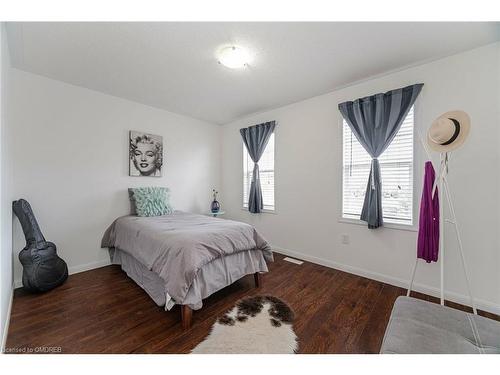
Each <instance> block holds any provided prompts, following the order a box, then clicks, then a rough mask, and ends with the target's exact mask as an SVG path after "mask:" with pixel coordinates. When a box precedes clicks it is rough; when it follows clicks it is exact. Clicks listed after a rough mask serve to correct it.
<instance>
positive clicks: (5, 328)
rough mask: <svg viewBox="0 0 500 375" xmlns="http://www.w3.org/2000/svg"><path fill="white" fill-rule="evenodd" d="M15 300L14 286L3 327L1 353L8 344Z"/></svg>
mask: <svg viewBox="0 0 500 375" xmlns="http://www.w3.org/2000/svg"><path fill="white" fill-rule="evenodd" d="M13 300H14V286H12V288H11V289H10V299H9V307H8V308H7V314H6V315H5V322H4V325H3V333H2V347H1V348H0V353H3V352H4V349H5V345H6V344H7V334H8V333H9V325H10V313H11V311H12V301H13Z"/></svg>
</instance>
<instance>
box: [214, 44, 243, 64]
mask: <svg viewBox="0 0 500 375" xmlns="http://www.w3.org/2000/svg"><path fill="white" fill-rule="evenodd" d="M218 59H219V64H222V65H224V66H227V67H228V68H231V69H241V68H244V67H245V66H247V65H248V63H249V62H250V55H249V54H248V52H247V50H246V49H244V48H242V47H237V46H228V47H223V48H221V49H220V50H219V53H218Z"/></svg>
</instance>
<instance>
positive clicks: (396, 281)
mask: <svg viewBox="0 0 500 375" xmlns="http://www.w3.org/2000/svg"><path fill="white" fill-rule="evenodd" d="M271 247H272V249H273V251H276V252H277V253H281V254H284V255H288V256H291V257H294V258H298V259H302V260H306V261H308V262H311V263H315V264H319V265H321V266H325V267H329V268H334V269H338V270H340V271H344V272H348V273H352V274H354V275H358V276H363V277H366V278H369V279H373V280H376V281H380V282H383V283H386V284H390V285H394V286H398V287H401V288H404V289H407V288H408V283H409V280H403V279H400V278H397V277H393V276H388V275H384V274H381V273H378V272H373V271H368V270H365V269H362V268H358V267H353V266H349V265H346V264H341V263H337V262H334V261H331V260H327V259H323V258H318V257H315V256H312V255H307V254H304V253H301V252H298V251H293V250H289V249H284V248H281V247H278V246H271ZM412 290H415V291H417V292H420V293H424V294H428V295H431V296H434V297H439V295H440V290H439V288H436V287H433V286H429V285H425V284H420V283H413V288H412ZM445 298H446V299H447V300H449V301H453V302H456V303H460V304H462V305H466V306H468V305H469V303H470V300H469V297H468V296H466V295H463V294H459V293H455V292H449V291H445ZM474 302H475V304H476V307H477V308H478V309H480V310H483V311H487V312H490V313H493V314H497V315H500V305H498V304H495V303H493V302H489V301H485V300H481V299H477V298H474Z"/></svg>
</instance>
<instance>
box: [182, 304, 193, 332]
mask: <svg viewBox="0 0 500 375" xmlns="http://www.w3.org/2000/svg"><path fill="white" fill-rule="evenodd" d="M181 319H182V328H183V329H189V328H191V321H192V319H193V310H191V308H190V307H189V306H188V305H182V306H181Z"/></svg>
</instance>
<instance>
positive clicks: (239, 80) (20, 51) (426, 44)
mask: <svg viewBox="0 0 500 375" xmlns="http://www.w3.org/2000/svg"><path fill="white" fill-rule="evenodd" d="M499 25H500V23H10V24H8V25H7V30H8V38H9V46H10V47H9V48H10V53H11V57H12V65H13V66H14V67H15V68H18V69H22V70H26V71H29V72H32V73H36V74H40V75H43V76H47V77H50V78H53V79H57V80H61V81H64V82H67V83H71V84H74V85H79V86H83V87H87V88H89V89H93V90H98V91H101V92H104V93H107V94H111V95H115V96H119V97H123V98H126V99H130V100H133V101H136V102H140V103H144V104H147V105H151V106H155V107H159V108H163V109H166V110H169V111H172V112H177V113H181V114H185V115H188V116H191V117H195V118H198V119H202V120H206V121H209V122H212V123H217V124H225V123H228V122H230V121H232V120H234V119H236V118H238V117H241V116H244V115H247V114H250V113H254V112H258V111H262V110H266V109H270V108H274V107H278V106H282V105H286V104H289V103H293V102H296V101H299V100H302V99H306V98H309V97H312V96H315V95H319V94H323V93H326V92H329V91H332V90H334V89H335V88H337V87H340V86H344V85H346V84H349V83H351V82H355V81H358V80H362V79H365V78H367V77H370V76H374V75H379V74H383V73H385V72H388V71H391V70H394V69H398V68H401V67H405V66H408V65H415V64H417V63H418V62H422V61H428V60H430V59H436V58H440V57H444V56H447V55H451V54H454V53H457V52H460V51H464V50H467V49H471V48H474V47H478V46H480V45H484V44H488V43H492V42H494V41H496V40H499V39H500V26H499ZM227 43H229V44H237V45H241V46H244V47H247V48H248V49H250V51H251V52H252V54H253V55H254V61H253V63H252V64H251V66H250V67H248V68H247V69H244V70H231V69H228V68H226V67H224V66H222V65H219V64H218V63H217V61H216V58H215V56H214V54H215V51H216V50H217V48H218V47H220V46H221V45H224V44H227Z"/></svg>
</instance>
